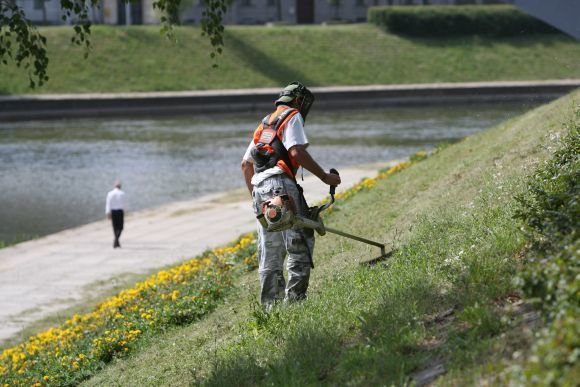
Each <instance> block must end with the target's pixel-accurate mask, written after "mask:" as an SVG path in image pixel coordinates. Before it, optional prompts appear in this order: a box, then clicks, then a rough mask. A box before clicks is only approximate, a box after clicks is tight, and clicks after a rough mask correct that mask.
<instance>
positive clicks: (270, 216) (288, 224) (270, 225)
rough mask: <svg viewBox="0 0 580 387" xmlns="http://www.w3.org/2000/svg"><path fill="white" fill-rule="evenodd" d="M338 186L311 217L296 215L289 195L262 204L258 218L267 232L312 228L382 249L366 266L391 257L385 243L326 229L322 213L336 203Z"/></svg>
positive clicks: (313, 211) (335, 172)
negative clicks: (335, 197) (335, 196)
mask: <svg viewBox="0 0 580 387" xmlns="http://www.w3.org/2000/svg"><path fill="white" fill-rule="evenodd" d="M330 173H334V174H337V175H338V171H337V170H336V169H331V170H330ZM335 190H336V186H331V187H330V192H329V194H330V200H329V201H328V202H326V203H324V204H323V205H322V206H320V207H310V216H308V217H305V216H300V215H296V211H295V210H294V208H295V206H294V203H292V200H291V198H290V197H289V196H288V195H282V196H275V197H273V198H272V199H270V200H268V201H266V202H264V203H263V204H262V213H260V214H259V215H258V216H257V219H258V221H260V223H261V224H262V226H263V227H264V228H265V229H266V230H267V231H283V230H287V229H289V228H292V227H300V228H310V229H313V230H316V232H317V233H318V234H319V235H321V236H323V235H326V233H327V232H330V233H333V234H336V235H340V236H342V237H345V238H349V239H353V240H355V241H359V242H362V243H366V244H368V245H372V246H376V247H378V248H380V249H381V255H380V256H379V257H377V258H374V259H372V260H370V261H366V262H364V264H370V265H372V264H375V263H377V262H380V261H382V260H384V259H386V258H388V257H390V256H391V254H392V251H389V252H386V247H385V244H384V243H380V242H375V241H372V240H370V239H366V238H362V237H360V236H357V235H353V234H349V233H347V232H344V231H340V230H337V229H334V228H331V227H326V226H325V225H324V222H323V221H322V218H321V217H320V213H321V212H322V211H324V210H326V209H327V208H328V207H330V206H331V205H332V204H333V203H334V194H335Z"/></svg>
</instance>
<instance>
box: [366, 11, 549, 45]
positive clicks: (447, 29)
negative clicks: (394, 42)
mask: <svg viewBox="0 0 580 387" xmlns="http://www.w3.org/2000/svg"><path fill="white" fill-rule="evenodd" d="M368 20H369V22H370V23H373V24H376V25H377V26H379V27H381V28H384V29H386V30H387V31H389V32H391V33H394V34H402V35H409V36H428V37H433V36H449V35H490V36H496V37H499V36H512V35H519V34H537V33H554V32H557V31H558V30H556V29H555V28H553V27H551V26H549V25H548V24H546V23H544V22H542V21H540V20H538V19H536V18H534V17H532V16H528V15H526V14H525V13H523V12H521V11H519V10H518V9H517V8H515V7H512V6H509V5H486V6H481V5H460V6H445V5H442V6H398V7H396V6H395V7H389V6H387V7H371V8H369V11H368Z"/></svg>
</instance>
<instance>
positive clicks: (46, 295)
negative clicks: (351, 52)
mask: <svg viewBox="0 0 580 387" xmlns="http://www.w3.org/2000/svg"><path fill="white" fill-rule="evenodd" d="M387 164H389V163H386V162H385V163H381V164H374V165H366V166H359V167H355V168H349V169H345V170H342V171H340V173H341V177H342V181H343V183H342V184H341V186H339V188H338V189H337V192H340V191H341V190H345V189H347V188H348V187H350V186H352V185H353V184H355V183H357V182H358V181H360V179H361V178H363V177H371V176H375V175H376V173H377V171H378V169H380V168H381V167H384V166H386V165H387ZM301 185H302V186H303V187H304V188H305V192H306V198H307V200H308V201H309V203H316V202H318V201H320V200H322V199H323V198H324V197H326V196H327V194H328V186H326V185H325V184H323V183H321V182H320V181H318V179H316V178H314V177H312V176H309V177H306V178H305V181H304V182H302V183H301ZM254 228H255V221H254V215H253V212H252V208H251V201H250V197H249V195H248V193H247V192H246V191H244V190H238V191H235V192H231V193H227V194H226V193H222V194H215V195H211V196H205V197H203V198H200V199H196V200H192V201H187V202H179V203H173V204H169V205H166V206H163V207H159V208H155V209H150V210H144V211H139V212H135V213H133V214H129V216H128V217H127V219H126V230H125V231H124V233H123V236H122V238H121V243H122V246H123V247H122V249H113V248H112V230H111V226H110V223H109V222H108V221H106V220H102V221H99V222H95V223H91V224H88V225H85V226H81V227H78V228H74V229H69V230H65V231H62V232H59V233H56V234H53V235H49V236H46V237H43V238H40V239H37V240H32V241H28V242H23V243H20V244H18V245H16V246H12V247H8V248H4V249H0V342H2V341H3V340H6V339H8V338H10V337H13V336H14V335H16V334H17V333H18V332H19V331H20V330H22V329H23V328H24V327H26V326H27V325H28V324H30V323H32V322H34V321H37V320H39V319H42V318H44V317H46V316H49V315H51V314H53V313H55V312H57V311H60V310H64V309H66V308H69V307H71V306H74V305H77V304H79V303H80V302H82V301H83V297H84V295H85V294H86V289H87V287H88V286H89V285H91V284H95V283H98V282H99V281H107V280H110V279H111V278H112V277H115V276H118V275H120V274H125V273H146V272H148V271H150V270H152V269H156V268H161V267H163V266H166V265H170V264H176V263H178V262H180V261H182V260H184V259H187V258H191V257H194V256H196V255H198V254H200V253H202V252H203V251H205V250H207V249H210V248H214V247H218V246H223V245H225V244H227V243H229V242H232V241H233V240H234V239H235V238H237V237H238V236H239V235H240V234H243V233H246V232H249V231H252V230H254Z"/></svg>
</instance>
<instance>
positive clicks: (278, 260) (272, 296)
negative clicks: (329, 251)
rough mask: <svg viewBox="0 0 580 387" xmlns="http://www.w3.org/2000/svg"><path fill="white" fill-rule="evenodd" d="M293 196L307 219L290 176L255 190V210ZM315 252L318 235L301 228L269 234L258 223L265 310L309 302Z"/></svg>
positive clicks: (271, 179)
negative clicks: (277, 304)
mask: <svg viewBox="0 0 580 387" xmlns="http://www.w3.org/2000/svg"><path fill="white" fill-rule="evenodd" d="M284 194H286V195H289V196H290V197H291V198H292V200H293V201H294V203H295V206H296V211H297V213H298V214H300V215H307V212H308V208H306V203H305V202H304V201H303V199H302V195H301V194H300V192H299V191H298V187H297V186H296V184H295V182H294V181H292V179H290V178H289V177H288V176H287V175H286V174H279V175H274V176H271V177H269V178H267V179H265V180H264V181H262V182H261V183H259V184H257V185H256V186H254V191H253V193H252V196H253V202H254V210H255V212H256V214H258V213H260V212H261V205H262V203H263V202H265V201H266V200H268V199H270V198H272V197H273V196H277V195H284ZM313 252H314V233H313V232H309V230H304V229H301V228H291V229H288V230H285V231H279V232H268V231H266V230H265V229H264V227H262V225H261V224H260V223H259V222H258V260H259V268H258V273H259V276H260V285H261V294H260V301H261V303H262V305H263V306H264V308H266V309H270V308H271V307H272V305H273V304H274V303H275V302H276V301H279V300H282V298H284V300H285V301H289V300H290V301H291V300H300V299H303V298H306V291H307V289H308V281H309V279H310V264H311V259H312V254H313ZM286 255H288V262H287V265H286V266H287V270H288V283H287V284H286V281H285V279H284V260H285V258H286Z"/></svg>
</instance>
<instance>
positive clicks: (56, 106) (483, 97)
mask: <svg viewBox="0 0 580 387" xmlns="http://www.w3.org/2000/svg"><path fill="white" fill-rule="evenodd" d="M576 88H580V80H556V81H533V82H483V83H479V82H477V83H439V84H417V85H371V86H341V87H313V88H312V91H313V93H314V94H315V97H316V103H315V109H316V110H318V109H324V110H333V109H348V108H356V109H360V108H380V107H389V106H425V105H437V104H479V103H496V102H517V101H526V102H538V101H540V102H542V101H549V100H552V99H555V98H558V97H560V96H562V95H564V94H567V93H569V92H571V91H572V90H575V89H576ZM279 91H280V89H273V88H265V89H241V90H212V91H190V92H156V93H122V94H66V95H65V94H63V95H27V96H0V122H7V121H22V120H46V119H63V118H90V117H143V116H150V117H152V116H167V115H186V114H227V113H239V112H251V111H264V110H268V109H270V108H272V103H273V101H274V99H275V97H276V96H277V95H278V93H279Z"/></svg>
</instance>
